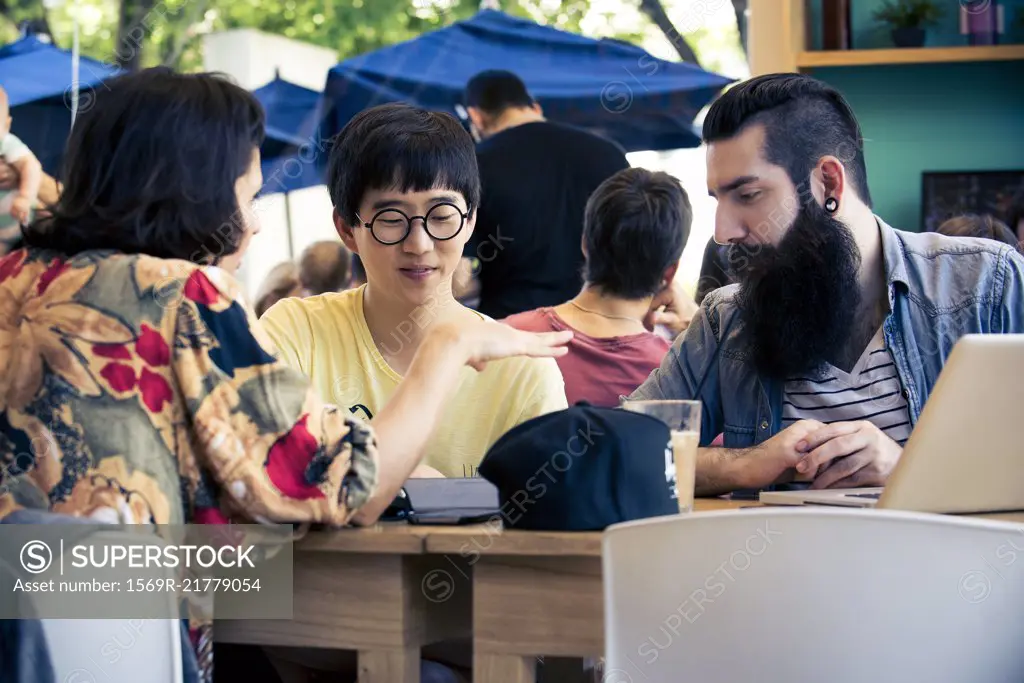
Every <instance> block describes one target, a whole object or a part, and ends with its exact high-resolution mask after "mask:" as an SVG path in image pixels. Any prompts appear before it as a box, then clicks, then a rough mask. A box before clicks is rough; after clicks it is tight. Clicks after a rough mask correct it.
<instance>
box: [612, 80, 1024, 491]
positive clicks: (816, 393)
mask: <svg viewBox="0 0 1024 683" xmlns="http://www.w3.org/2000/svg"><path fill="white" fill-rule="evenodd" d="M703 136H704V141H705V143H706V144H707V182H708V192H709V193H710V195H711V196H712V197H714V198H716V199H717V200H718V207H717V211H716V214H715V241H716V242H718V243H719V244H721V245H728V246H729V253H728V261H729V266H730V270H731V271H732V275H733V277H734V279H735V284H732V285H730V286H727V287H724V288H722V289H718V290H716V291H714V292H712V293H711V294H709V295H708V297H707V299H706V300H705V301H704V302H703V304H702V306H701V310H700V313H699V314H698V315H697V316H696V317H695V318H694V320H693V322H692V323H691V325H690V327H689V328H688V330H687V332H686V334H685V336H683V337H682V338H680V339H679V340H677V341H676V343H675V344H674V345H673V347H672V349H671V350H670V352H669V353H668V355H667V356H666V357H665V359H664V362H663V363H662V364H661V366H660V367H659V368H658V369H656V370H655V371H654V372H653V373H652V374H651V376H650V377H649V378H648V379H647V381H646V382H645V383H644V384H643V385H641V386H640V387H639V388H638V389H637V390H636V391H635V392H634V393H633V395H632V396H630V398H631V399H699V400H700V401H701V402H702V404H703V407H702V421H703V424H702V429H701V446H702V448H700V450H699V452H698V461H697V481H696V493H697V495H718V494H721V493H725V492H729V491H734V490H737V489H762V488H766V487H771V486H773V485H777V484H782V483H787V482H791V481H793V480H798V481H810V482H812V483H811V484H810V486H811V487H812V488H828V487H859V486H883V485H885V482H886V479H887V478H888V476H889V473H890V472H891V471H892V470H893V468H894V467H895V466H896V463H897V462H898V461H899V458H900V454H901V453H902V450H903V445H904V443H905V442H906V440H907V438H908V437H909V436H910V434H911V432H912V430H913V428H914V425H915V424H916V422H917V420H918V418H919V416H920V414H921V410H922V409H923V407H924V404H925V401H926V400H927V398H928V396H929V394H930V392H931V390H932V388H933V387H934V386H935V382H936V380H937V379H938V376H939V372H940V370H941V369H942V366H943V364H944V363H945V360H946V358H947V356H948V355H949V353H950V351H951V350H952V348H953V345H954V344H955V343H956V341H957V339H959V338H960V336H962V335H964V334H969V333H1021V332H1024V259H1022V258H1021V256H1020V255H1019V254H1017V253H1016V251H1015V250H1014V249H1013V248H1011V247H1009V246H1007V245H1003V244H1000V243H998V242H994V241H989V240H980V239H967V238H947V237H944V236H941V235H937V234H934V233H927V234H916V233H909V232H902V231H900V230H897V229H894V228H892V227H890V226H889V225H887V224H886V223H885V222H884V221H883V220H882V219H881V218H879V217H878V216H876V215H875V214H874V212H873V210H872V202H871V195H870V193H869V191H868V183H867V171H866V166H865V163H864V148H863V141H862V136H861V130H860V125H859V124H858V122H857V119H856V118H855V116H854V114H853V111H852V109H851V108H850V106H849V104H848V103H847V102H846V100H845V99H844V98H843V96H842V95H841V94H840V93H839V92H837V91H836V90H834V89H833V88H831V87H829V86H828V85H826V84H824V83H822V82H820V81H817V80H815V79H813V78H810V77H808V76H803V75H799V74H770V75H767V76H760V77H757V78H754V79H751V80H749V81H746V82H744V83H741V84H739V85H737V86H735V87H733V88H732V89H730V90H729V91H728V92H726V93H725V94H724V95H723V96H722V97H720V98H719V99H718V100H717V101H716V102H715V103H714V104H713V106H712V107H711V109H710V111H709V113H708V115H707V117H706V119H705V121H704V131H703ZM1007 371H1008V372H1009V371H1011V369H1010V368H1007ZM719 434H723V435H724V439H723V443H724V447H723V448H709V447H708V446H709V444H710V443H711V442H712V440H713V439H715V437H716V436H717V435H719Z"/></svg>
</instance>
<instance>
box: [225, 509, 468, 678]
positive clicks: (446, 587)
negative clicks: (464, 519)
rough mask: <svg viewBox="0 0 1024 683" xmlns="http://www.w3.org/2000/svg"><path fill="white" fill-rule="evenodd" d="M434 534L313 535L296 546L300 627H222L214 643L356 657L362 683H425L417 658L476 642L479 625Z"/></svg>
mask: <svg viewBox="0 0 1024 683" xmlns="http://www.w3.org/2000/svg"><path fill="white" fill-rule="evenodd" d="M428 531H429V529H427V528H426V527H416V526H409V525H407V524H404V523H402V524H379V525H377V526H374V527H369V528H363V529H357V528H352V529H341V530H338V531H330V532H312V533H310V534H309V535H308V536H307V537H305V538H303V539H302V540H300V541H298V542H297V543H296V544H295V555H294V557H295V559H294V570H293V571H294V574H293V576H294V603H293V615H294V616H293V618H292V619H291V620H257V619H250V620H218V621H217V622H216V624H215V626H214V638H215V640H216V641H218V642H226V643H244V644H248V645H283V646H292V647H312V648H330V649H337V650H354V651H356V652H357V653H358V668H359V682H360V683H392V682H393V681H402V682H403V683H404V682H406V681H411V682H412V683H419V680H420V649H421V648H422V647H423V646H424V645H429V644H431V643H435V642H438V641H441V640H447V639H452V638H469V636H470V635H471V631H470V629H471V623H472V622H471V603H470V595H471V594H472V591H471V587H470V584H469V581H468V579H463V578H462V574H461V573H460V572H458V571H455V570H454V569H453V565H454V566H457V565H458V563H457V562H455V561H453V560H452V559H451V558H443V557H441V556H437V555H433V556H429V555H425V554H424V551H425V545H426V543H425V538H426V535H427V533H428ZM462 571H464V570H462ZM467 575H468V572H467Z"/></svg>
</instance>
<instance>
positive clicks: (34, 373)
mask: <svg viewBox="0 0 1024 683" xmlns="http://www.w3.org/2000/svg"><path fill="white" fill-rule="evenodd" d="M376 479H377V459H376V446H375V442H374V438H373V434H372V432H371V431H370V429H369V427H367V426H366V425H364V424H362V423H360V422H358V421H357V420H356V419H355V418H354V417H352V416H351V414H349V413H348V412H347V411H344V410H339V409H337V408H335V407H334V406H329V405H325V404H323V403H322V402H321V401H320V399H319V398H318V396H317V395H316V393H315V392H314V391H313V390H312V389H311V388H310V385H309V383H308V380H307V379H306V378H305V377H303V376H302V375H300V374H299V373H297V372H295V371H293V370H291V369H290V368H289V367H287V366H286V365H285V364H284V363H282V362H279V361H278V360H277V358H276V353H275V351H274V349H273V345H272V343H271V342H270V341H269V339H268V338H267V337H266V336H265V335H264V334H263V333H262V332H261V330H260V329H259V324H258V322H256V319H255V316H254V314H253V313H252V312H251V309H249V307H248V306H247V304H245V303H244V302H243V301H242V299H241V297H240V294H239V288H238V285H237V283H236V282H235V281H234V280H233V279H232V278H231V277H230V276H229V275H227V273H225V272H224V271H222V270H221V269H219V268H216V267H202V266H198V265H196V264H193V263H189V262H186V261H172V260H164V259H157V258H151V257H148V256H140V255H125V254H119V253H115V252H109V251H104V252H98V251H96V252H83V253H81V254H78V255H76V256H74V257H72V258H68V259H65V258H63V257H61V256H60V255H58V254H55V253H52V252H46V251H40V250H34V249H29V250H25V249H21V250H18V251H14V252H12V253H10V254H8V255H7V256H5V257H3V258H2V259H0V518H3V517H4V516H5V515H7V514H9V513H10V512H11V511H12V510H15V509H18V508H44V509H45V508H48V509H49V510H51V511H53V512H57V513H62V514H68V515H74V516H80V517H87V518H90V519H92V520H96V521H108V522H114V523H143V524H145V523H155V524H211V523H212V524H217V523H227V522H231V521H235V522H249V523H252V522H313V523H325V524H330V525H344V524H346V523H347V522H348V521H349V519H350V518H351V516H352V514H353V513H354V512H355V511H356V510H358V509H359V507H361V506H362V505H363V503H365V502H366V501H367V500H368V499H369V497H370V496H372V495H373V493H374V491H375V489H376ZM203 630H207V631H208V626H204V627H203ZM209 636H210V634H209V632H202V631H200V632H196V631H193V633H192V637H193V644H194V645H196V647H197V650H198V652H197V654H198V655H199V662H200V664H201V665H203V664H204V663H205V664H207V666H206V667H204V668H205V669H206V670H205V671H204V672H203V673H204V674H205V675H204V676H203V677H204V678H206V679H207V680H209V678H208V677H209V676H211V675H212V660H211V658H210V654H211V651H210V648H211V647H212V642H211V638H210V637H209Z"/></svg>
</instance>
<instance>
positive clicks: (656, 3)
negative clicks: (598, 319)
mask: <svg viewBox="0 0 1024 683" xmlns="http://www.w3.org/2000/svg"><path fill="white" fill-rule="evenodd" d="M640 11H641V12H643V13H644V14H646V15H647V16H648V18H650V20H651V21H652V22H654V25H655V26H657V27H658V28H659V29H661V32H662V33H664V34H665V37H666V38H668V40H669V42H670V43H672V47H674V48H675V49H676V52H678V53H679V58H680V59H682V60H683V61H684V62H690V63H692V64H694V65H696V66H700V60H699V59H697V54H696V53H695V52H694V51H693V48H691V47H690V44H689V43H687V42H686V39H685V38H683V36H682V34H680V33H679V31H678V30H676V27H675V26H674V25H673V24H672V20H671V19H669V18H668V13H667V12H666V11H665V7H664V5H662V4H661V0H640Z"/></svg>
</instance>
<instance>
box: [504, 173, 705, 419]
mask: <svg viewBox="0 0 1024 683" xmlns="http://www.w3.org/2000/svg"><path fill="white" fill-rule="evenodd" d="M692 220H693V211H692V209H691V208H690V200H689V198H688V197H687V196H686V191H685V190H683V187H682V185H680V184H679V181H678V180H677V179H675V178H674V177H672V176H670V175H668V174H667V173H661V172H657V173H655V172H652V171H648V170H646V169H643V168H629V169H625V170H622V171H619V172H618V173H616V174H615V175H613V176H612V177H611V178H609V179H607V180H606V181H604V182H603V183H602V184H601V185H600V186H598V188H597V190H595V191H594V193H593V195H591V197H590V199H589V201H588V202H587V206H586V211H585V214H584V226H583V254H584V258H585V263H584V266H583V277H584V284H583V289H582V290H581V291H580V293H579V294H577V295H576V296H575V297H574V298H572V299H570V300H569V301H567V302H565V303H563V304H559V305H557V306H553V307H543V308H538V309H536V310H532V311H526V312H524V313H518V314H516V315H513V316H510V317H508V318H505V320H504V322H505V323H507V324H509V325H511V326H512V327H515V328H517V329H520V330H527V331H545V332H547V331H552V330H573V332H574V333H575V334H574V337H573V340H572V341H571V342H570V343H569V353H568V354H566V355H564V356H562V357H561V358H558V359H557V361H558V366H559V368H560V369H561V371H562V377H563V379H564V380H565V394H566V400H567V401H568V402H569V405H572V404H574V403H576V402H577V401H588V402H589V403H591V404H592V405H596V406H611V407H614V406H618V405H619V396H628V395H629V394H631V393H632V392H633V390H634V389H636V387H638V386H639V385H640V384H642V383H643V381H644V380H645V379H647V376H648V375H650V374H651V371H653V370H654V368H656V367H658V365H659V364H660V363H661V360H662V358H663V357H664V355H665V353H666V352H667V351H668V348H669V343H668V342H667V341H665V339H664V338H662V337H660V336H658V335H657V334H654V333H653V332H652V330H653V328H654V325H655V324H656V323H659V324H663V325H665V326H666V327H668V328H669V329H670V330H671V331H672V333H673V334H676V335H678V334H679V333H680V332H682V331H683V330H684V329H686V325H687V324H688V323H689V319H690V318H691V317H692V315H693V313H694V312H695V310H696V306H694V304H693V301H692V299H691V298H690V297H688V296H686V295H685V293H681V292H680V290H679V288H678V287H676V286H674V285H673V279H674V278H675V274H676V269H677V268H678V267H679V257H680V256H681V255H682V253H683V247H684V246H686V240H687V238H688V237H689V234H690V223H691V222H692Z"/></svg>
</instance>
